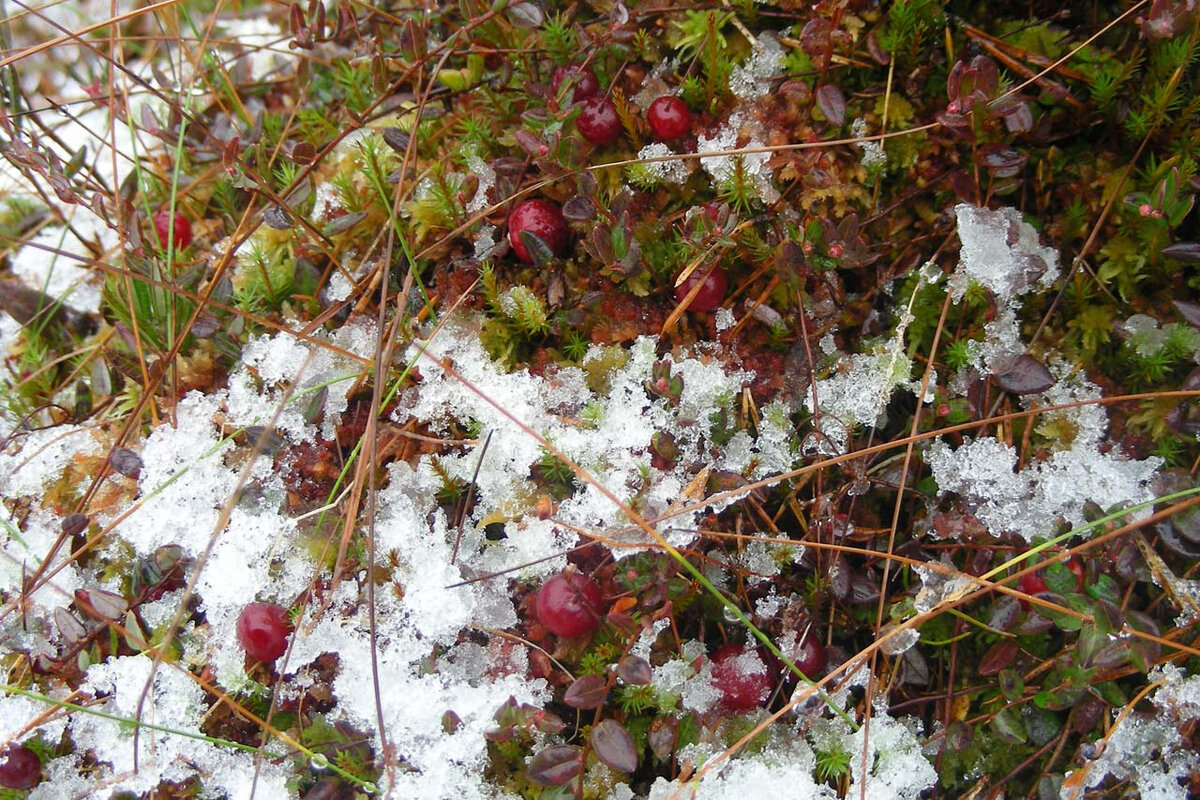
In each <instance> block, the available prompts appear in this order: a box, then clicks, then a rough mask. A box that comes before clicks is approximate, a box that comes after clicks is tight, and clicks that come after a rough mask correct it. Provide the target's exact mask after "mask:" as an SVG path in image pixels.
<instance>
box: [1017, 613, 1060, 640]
mask: <svg viewBox="0 0 1200 800" xmlns="http://www.w3.org/2000/svg"><path fill="white" fill-rule="evenodd" d="M1053 627H1054V623H1053V622H1051V621H1050V620H1048V619H1046V618H1045V617H1043V616H1042V615H1041V614H1037V613H1034V612H1033V611H1030V612H1029V614H1028V615H1027V616H1026V617H1025V619H1023V620H1021V621H1020V623H1018V624H1016V625H1014V626H1013V627H1012V629H1011V630H1012V632H1013V633H1015V634H1017V635H1018V636H1037V635H1038V634H1039V633H1045V632H1046V631H1048V630H1050V629H1051V628H1053Z"/></svg>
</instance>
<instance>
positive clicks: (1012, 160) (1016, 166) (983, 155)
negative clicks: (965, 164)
mask: <svg viewBox="0 0 1200 800" xmlns="http://www.w3.org/2000/svg"><path fill="white" fill-rule="evenodd" d="M1028 160H1029V156H1027V155H1025V154H1024V153H1021V152H1019V151H1017V150H1014V149H1013V148H1011V147H1009V146H1008V145H1005V144H1000V143H998V142H994V143H991V144H985V145H982V146H980V148H979V150H978V151H977V152H976V153H975V163H976V164H978V165H979V166H981V167H983V168H985V169H988V170H991V171H992V174H994V175H995V176H996V177H998V178H1011V177H1012V176H1014V175H1016V174H1017V173H1018V172H1020V171H1021V168H1022V167H1024V166H1025V163H1026V162H1027V161H1028Z"/></svg>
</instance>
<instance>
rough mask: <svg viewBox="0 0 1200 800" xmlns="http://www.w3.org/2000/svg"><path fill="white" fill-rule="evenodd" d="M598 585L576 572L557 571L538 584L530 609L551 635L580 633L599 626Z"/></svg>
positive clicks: (600, 599)
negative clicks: (538, 587)
mask: <svg viewBox="0 0 1200 800" xmlns="http://www.w3.org/2000/svg"><path fill="white" fill-rule="evenodd" d="M603 602H604V601H603V598H602V596H601V594H600V586H599V584H597V583H596V582H595V581H594V580H592V579H591V578H589V577H588V576H586V575H581V574H579V573H578V572H561V573H559V574H558V575H555V576H554V577H553V578H550V579H549V580H548V581H546V582H545V583H543V584H542V588H541V589H539V590H538V594H537V601H536V602H535V603H534V609H535V610H536V612H537V618H538V621H540V622H541V623H542V625H544V626H546V630H548V631H550V632H551V633H553V634H554V635H555V636H582V635H584V634H585V633H591V632H592V631H594V630H596V628H598V627H599V626H600V611H601V609H602V607H603Z"/></svg>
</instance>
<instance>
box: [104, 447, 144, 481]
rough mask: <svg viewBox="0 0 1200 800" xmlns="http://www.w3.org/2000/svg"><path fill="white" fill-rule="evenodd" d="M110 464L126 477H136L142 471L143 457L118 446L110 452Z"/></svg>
mask: <svg viewBox="0 0 1200 800" xmlns="http://www.w3.org/2000/svg"><path fill="white" fill-rule="evenodd" d="M108 465H109V466H110V467H112V468H113V470H114V471H116V472H119V473H120V474H122V475H124V476H125V477H126V478H136V477H137V476H138V474H140V473H141V471H142V458H141V456H139V455H138V454H137V453H135V452H133V451H132V450H129V449H127V448H124V447H118V448H116V449H115V450H113V451H112V452H111V453H109V454H108Z"/></svg>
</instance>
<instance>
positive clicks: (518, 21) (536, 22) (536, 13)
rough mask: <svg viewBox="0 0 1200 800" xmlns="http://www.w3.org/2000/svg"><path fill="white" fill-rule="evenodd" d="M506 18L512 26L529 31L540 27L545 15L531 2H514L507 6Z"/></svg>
mask: <svg viewBox="0 0 1200 800" xmlns="http://www.w3.org/2000/svg"><path fill="white" fill-rule="evenodd" d="M508 20H509V22H511V23H512V24H513V27H514V28H521V29H524V30H527V31H531V30H534V29H536V28H540V27H542V23H543V22H545V21H546V15H545V14H543V13H542V10H541V9H540V8H538V7H537V6H535V5H534V4H533V3H514V4H513V5H511V6H509V7H508Z"/></svg>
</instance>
